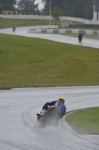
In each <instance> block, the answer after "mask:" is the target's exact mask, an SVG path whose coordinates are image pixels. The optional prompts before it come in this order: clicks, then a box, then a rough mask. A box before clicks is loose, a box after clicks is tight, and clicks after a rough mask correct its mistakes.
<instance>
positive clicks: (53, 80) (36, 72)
mask: <svg viewBox="0 0 99 150" xmlns="http://www.w3.org/2000/svg"><path fill="white" fill-rule="evenodd" d="M0 41H1V42H0V61H1V64H0V89H4V88H14V87H16V88H17V87H38V86H41V87H42V86H80V85H99V50H98V49H95V48H88V47H82V46H74V45H69V44H63V43H58V42H53V41H49V40H44V39H36V38H27V37H21V36H15V35H4V34H0Z"/></svg>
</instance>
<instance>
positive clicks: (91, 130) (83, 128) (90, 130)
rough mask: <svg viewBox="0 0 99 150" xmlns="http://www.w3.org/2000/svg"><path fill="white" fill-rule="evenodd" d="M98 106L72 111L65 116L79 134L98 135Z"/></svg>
mask: <svg viewBox="0 0 99 150" xmlns="http://www.w3.org/2000/svg"><path fill="white" fill-rule="evenodd" d="M98 114H99V107H96V108H90V109H87V110H81V111H78V112H74V113H72V114H70V115H68V116H67V117H66V121H67V122H68V123H69V125H70V126H71V127H72V128H73V129H74V130H75V131H76V132H77V133H79V134H98V135H99V115H98Z"/></svg>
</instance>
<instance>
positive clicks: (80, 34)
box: [78, 33, 83, 43]
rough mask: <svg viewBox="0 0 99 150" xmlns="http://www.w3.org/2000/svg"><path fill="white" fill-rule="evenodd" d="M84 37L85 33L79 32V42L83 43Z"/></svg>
mask: <svg viewBox="0 0 99 150" xmlns="http://www.w3.org/2000/svg"><path fill="white" fill-rule="evenodd" d="M82 39H83V34H82V33H79V35H78V40H79V43H81V41H82Z"/></svg>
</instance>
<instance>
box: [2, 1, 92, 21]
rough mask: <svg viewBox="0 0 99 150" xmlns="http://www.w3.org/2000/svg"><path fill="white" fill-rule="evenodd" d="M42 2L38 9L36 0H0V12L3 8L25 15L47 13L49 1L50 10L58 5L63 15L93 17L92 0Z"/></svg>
mask: <svg viewBox="0 0 99 150" xmlns="http://www.w3.org/2000/svg"><path fill="white" fill-rule="evenodd" d="M42 3H43V4H44V9H42V10H39V9H38V4H36V0H0V13H2V12H3V10H7V11H17V12H21V13H22V14H27V15H30V14H33V15H35V14H43V15H49V7H50V3H51V10H53V9H54V7H56V6H58V7H59V9H60V10H61V12H62V15H63V16H70V17H77V18H84V19H92V18H93V0H42ZM16 6H17V7H16Z"/></svg>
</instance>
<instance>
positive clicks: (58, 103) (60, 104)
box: [37, 98, 66, 118]
mask: <svg viewBox="0 0 99 150" xmlns="http://www.w3.org/2000/svg"><path fill="white" fill-rule="evenodd" d="M64 103H65V99H64V98H59V99H58V100H57V101H52V102H47V103H45V104H44V105H43V107H42V111H41V112H40V114H37V116H38V117H41V116H43V115H44V113H45V112H46V111H47V110H48V108H49V107H51V106H54V105H55V106H56V107H57V108H58V109H59V110H60V114H59V117H60V118H62V117H63V116H64V114H65V112H66V106H65V105H64Z"/></svg>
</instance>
